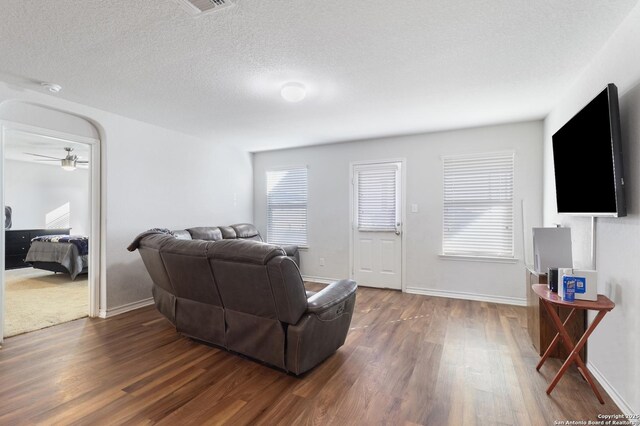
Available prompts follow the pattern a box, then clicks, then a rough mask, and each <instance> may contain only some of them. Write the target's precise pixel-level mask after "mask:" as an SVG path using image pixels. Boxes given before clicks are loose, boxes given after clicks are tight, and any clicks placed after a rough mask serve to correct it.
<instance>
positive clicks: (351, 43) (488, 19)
mask: <svg viewBox="0 0 640 426" xmlns="http://www.w3.org/2000/svg"><path fill="white" fill-rule="evenodd" d="M637 1H638V0H618V1H602V0H563V1H557V0H537V1H531V0H475V1H472V0H466V1H462V0H404V1H399V2H390V1H381V0H370V1H367V2H362V1H355V0H350V1H349V0H343V1H335V0H323V1H317V0H314V1H311V0H296V1H291V0H286V1H285V0H269V1H265V0H237V1H236V6H235V7H232V8H228V9H223V10H221V11H219V12H215V13H213V14H210V15H206V16H202V17H199V18H194V17H191V16H190V15H189V14H188V13H187V12H186V11H185V10H184V9H183V8H182V7H181V6H180V5H178V4H177V3H176V2H175V1H174V0H109V1H105V0H83V1H78V0H55V1H41V0H2V2H0V16H1V17H2V25H1V26H0V73H2V75H0V79H4V80H7V81H9V82H11V83H18V84H22V85H25V86H31V87H32V88H37V85H36V84H34V83H33V82H32V81H34V80H35V81H40V80H44V81H52V82H55V83H58V84H60V85H62V86H63V91H62V92H61V93H60V94H58V95H56V96H59V97H62V98H67V99H69V100H74V101H78V102H81V103H84V104H87V105H91V106H94V107H97V108H101V109H104V110H108V111H112V112H116V113H119V114H122V115H125V116H128V117H131V118H135V119H138V120H142V121H147V122H151V123H155V124H158V125H160V126H164V127H167V128H172V129H175V130H179V131H182V132H185V133H189V134H194V135H197V136H200V137H204V138H207V139H210V140H212V141H224V142H229V143H234V144H236V145H238V146H240V147H242V148H244V149H248V150H265V149H273V148H281V147H290V146H300V145H307V144H315V143H325V142H335V141H343V140H350V139H359V138H367V137H375V136H385V135H392V134H404V133H416V132H422V131H433V130H443V129H451V128H460V127H469V126H476V125H484V124H493V123H499V122H506V121H514V120H524V119H537V118H542V117H544V115H546V114H547V113H548V112H549V111H550V109H551V107H552V105H553V104H554V100H555V99H556V98H557V97H558V96H559V95H560V93H561V92H562V91H563V90H565V88H566V87H567V86H568V85H569V84H571V83H572V81H573V80H574V79H575V78H576V76H577V74H578V73H579V72H580V71H581V70H582V69H583V68H584V67H585V66H586V65H587V64H588V62H589V60H590V59H591V58H592V57H593V56H594V55H595V54H596V52H597V51H598V50H599V49H600V48H601V47H602V46H603V44H604V43H605V42H606V40H607V39H608V38H609V36H610V35H611V34H612V33H613V31H614V30H615V28H616V27H617V26H618V25H619V23H620V22H621V21H622V20H623V19H624V17H625V16H626V15H627V14H628V13H629V11H630V10H631V8H632V7H633V6H634V5H635V4H636V3H637ZM287 81H300V82H303V83H304V84H306V85H307V87H308V96H307V98H306V99H305V100H304V101H302V102H300V103H298V104H289V103H286V102H284V101H283V100H282V99H281V98H280V95H279V89H280V87H281V85H282V84H283V83H284V82H287ZM38 90H40V89H38ZM593 90H594V93H596V92H597V91H598V88H594V89H593Z"/></svg>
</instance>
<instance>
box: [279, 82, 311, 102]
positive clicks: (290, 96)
mask: <svg viewBox="0 0 640 426" xmlns="http://www.w3.org/2000/svg"><path fill="white" fill-rule="evenodd" d="M280 96H282V99H284V100H285V101H287V102H300V101H301V100H303V99H304V98H305V97H306V96H307V88H306V87H304V84H302V83H297V82H294V81H292V82H289V83H285V84H284V85H283V86H282V89H281V90H280Z"/></svg>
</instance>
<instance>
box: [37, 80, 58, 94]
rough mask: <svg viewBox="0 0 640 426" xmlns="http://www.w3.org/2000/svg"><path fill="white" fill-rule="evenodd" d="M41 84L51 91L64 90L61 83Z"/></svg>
mask: <svg viewBox="0 0 640 426" xmlns="http://www.w3.org/2000/svg"><path fill="white" fill-rule="evenodd" d="M40 85H41V86H42V87H44V88H45V89H47V90H48V91H49V92H51V93H58V92H60V91H61V90H62V86H60V85H59V84H54V83H46V82H42V83H40Z"/></svg>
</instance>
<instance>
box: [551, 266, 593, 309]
mask: <svg viewBox="0 0 640 426" xmlns="http://www.w3.org/2000/svg"><path fill="white" fill-rule="evenodd" d="M565 278H569V279H570V280H571V281H573V283H574V291H575V294H574V295H575V298H576V299H578V300H591V301H596V300H598V273H597V272H596V271H588V270H580V269H574V270H573V273H571V274H565V275H563V276H562V280H561V281H560V282H562V283H563V285H559V286H558V295H559V296H560V297H561V298H562V299H563V300H566V297H565V286H564V282H565Z"/></svg>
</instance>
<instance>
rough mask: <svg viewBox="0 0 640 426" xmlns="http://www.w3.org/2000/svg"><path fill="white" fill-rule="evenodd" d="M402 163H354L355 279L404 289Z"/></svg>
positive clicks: (370, 284) (369, 283) (384, 286)
mask: <svg viewBox="0 0 640 426" xmlns="http://www.w3.org/2000/svg"><path fill="white" fill-rule="evenodd" d="M401 168H402V163H400V162H385V163H374V164H357V165H353V171H352V172H353V198H352V204H353V218H352V223H353V226H352V230H353V231H352V235H353V238H352V250H353V265H352V272H353V279H354V280H356V282H357V283H358V285H362V286H365V287H379V288H392V289H398V290H400V289H401V288H402V222H401V217H402V216H401V211H400V209H401V205H402V203H401V194H402V186H401V185H402V178H401V171H402V170H401Z"/></svg>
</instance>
